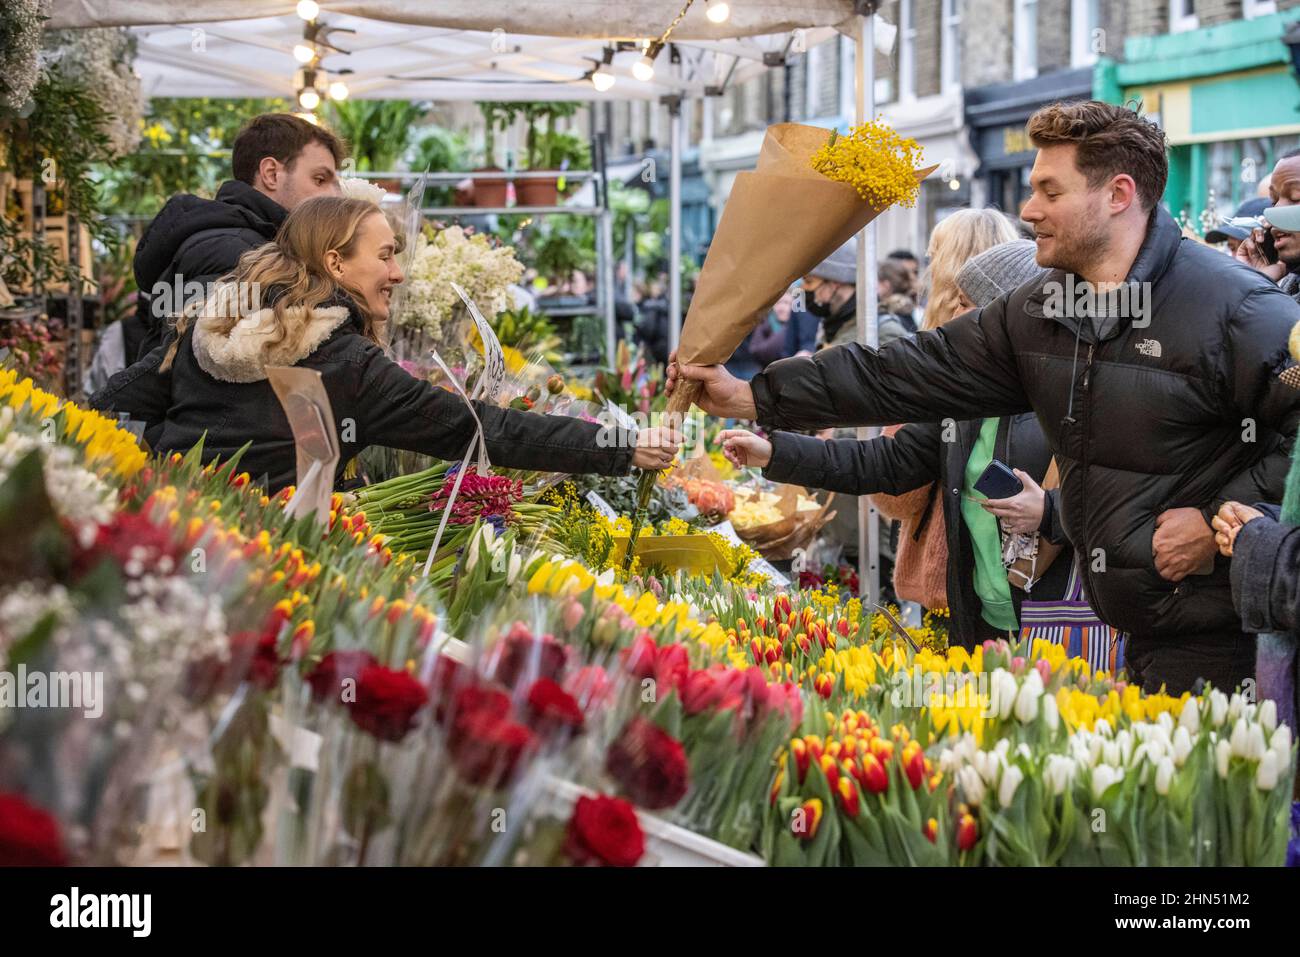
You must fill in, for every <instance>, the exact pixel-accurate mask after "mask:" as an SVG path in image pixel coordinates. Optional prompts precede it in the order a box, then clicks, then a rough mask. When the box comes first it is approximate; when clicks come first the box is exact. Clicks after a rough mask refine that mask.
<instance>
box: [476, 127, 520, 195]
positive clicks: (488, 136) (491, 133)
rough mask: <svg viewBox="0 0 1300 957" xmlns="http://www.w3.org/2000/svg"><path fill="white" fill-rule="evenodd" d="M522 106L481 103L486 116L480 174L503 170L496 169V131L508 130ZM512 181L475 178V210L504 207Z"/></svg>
mask: <svg viewBox="0 0 1300 957" xmlns="http://www.w3.org/2000/svg"><path fill="white" fill-rule="evenodd" d="M521 106H523V104H521V103H493V102H488V103H480V104H479V105H478V108H479V111H480V112H481V113H482V114H483V125H484V130H483V161H484V163H485V165H484V166H480V167H479V168H478V169H476V170H474V172H475V173H476V174H478V173H496V172H500V171H501V167H499V166H497V165H496V145H497V138H496V134H497V130H502V131H504V130H506V129H508V128H509V127H510V124H512V123H513V122H514V121H515V117H517V116H518V115H519V112H520V108H521ZM508 190H509V181H508V180H507V179H506V178H505V177H504V176H479V175H476V176H475V177H474V205H475V206H504V205H505V204H506V194H507V191H508Z"/></svg>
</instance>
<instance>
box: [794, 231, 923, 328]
mask: <svg viewBox="0 0 1300 957" xmlns="http://www.w3.org/2000/svg"><path fill="white" fill-rule="evenodd" d="M857 276H858V238H857V237H856V236H854V237H853V238H852V239H850V240H849V241H848V242H846V243H845V244H844V245H843V246H841V247H840V248H839V249H837V250H835V252H833V253H831V254H830V255H829V256H827V257H826V258H825V259H824V260H822V261H821V262H820V263H818V264H817V266H816V267H815V268H814V269H813V270H812V271H811V272H810V273H808V275H807V276H805V277H804V280H803V292H804V308H805V309H806V310H808V312H809V313H810V314H812V315H814V316H816V317H817V318H818V319H819V320H821V326H820V328H819V329H818V331H817V348H819V349H824V348H826V347H828V346H837V345H840V344H841V343H844V342H854V341H856V340H857V335H858V327H857V315H858V295H857V293H858V286H857ZM905 282H906V270H905V269H904V267H903V265H902V264H901V263H898V262H895V261H892V260H887V261H886V262H884V263H882V264H881V267H880V271H879V273H878V275H877V280H876V301H877V302H878V303H880V304H882V306H883V304H884V303H885V302H886V301H888V300H889V298H890V297H891V296H893V295H894V294H896V293H899V294H904V295H906V294H907V292H908V290H907V288H906V286H905ZM879 317H880V320H879V324H878V325H879V337H880V344H881V345H882V346H885V345H888V344H889V343H891V342H893V341H894V340H895V339H901V338H902V337H904V336H906V335H908V334H909V329H908V328H907V326H906V325H905V324H904V321H903V320H902V319H900V318H899V317H898V316H896V315H894V314H893V313H890V312H886V311H885V310H884V309H883V308H882V309H881V310H880V312H879ZM910 331H915V330H910Z"/></svg>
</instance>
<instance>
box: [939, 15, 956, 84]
mask: <svg viewBox="0 0 1300 957" xmlns="http://www.w3.org/2000/svg"><path fill="white" fill-rule="evenodd" d="M940 29H941V30H942V31H943V32H942V33H941V34H940V53H939V63H940V66H939V69H940V79H939V83H940V86H941V87H942V88H943V90H944V91H945V92H946V91H948V90H951V89H953V88H954V87H958V86H961V7H960V6H959V4H958V0H943V23H942V24H941V26H940Z"/></svg>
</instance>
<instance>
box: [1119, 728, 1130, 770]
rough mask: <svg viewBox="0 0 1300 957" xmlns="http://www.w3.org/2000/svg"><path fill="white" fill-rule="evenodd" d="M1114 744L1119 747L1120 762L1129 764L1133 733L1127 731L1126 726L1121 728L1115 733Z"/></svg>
mask: <svg viewBox="0 0 1300 957" xmlns="http://www.w3.org/2000/svg"><path fill="white" fill-rule="evenodd" d="M1115 744H1116V746H1117V747H1118V748H1119V753H1120V757H1121V758H1122V760H1121V761H1120V762H1119V763H1121V764H1130V763H1131V761H1130V756H1131V755H1132V754H1133V735H1132V734H1130V733H1129V730H1128V728H1122V729H1121V730H1120V732H1119V734H1117V735H1115Z"/></svg>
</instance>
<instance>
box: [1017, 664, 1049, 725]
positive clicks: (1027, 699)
mask: <svg viewBox="0 0 1300 957" xmlns="http://www.w3.org/2000/svg"><path fill="white" fill-rule="evenodd" d="M1042 696H1043V677H1042V675H1040V674H1039V673H1038V670H1037V669H1033V670H1031V671H1030V672H1029V673H1028V674H1027V675H1025V680H1024V681H1023V682H1022V683H1021V685H1020V691H1019V692H1018V693H1017V694H1016V704H1015V711H1016V719H1017V720H1019V722H1020V723H1021V724H1028V723H1029V722H1031V721H1033V720H1034V719H1035V718H1037V717H1038V699H1039V698H1041V697H1042Z"/></svg>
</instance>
